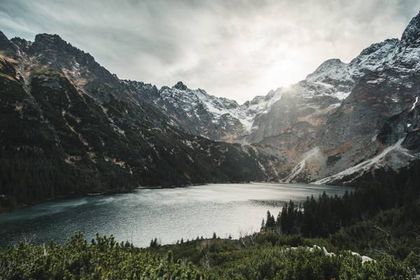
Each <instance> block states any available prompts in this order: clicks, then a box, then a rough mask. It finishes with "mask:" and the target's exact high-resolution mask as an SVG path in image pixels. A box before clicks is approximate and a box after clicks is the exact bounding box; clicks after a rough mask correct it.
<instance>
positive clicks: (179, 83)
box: [172, 81, 188, 90]
mask: <svg viewBox="0 0 420 280" xmlns="http://www.w3.org/2000/svg"><path fill="white" fill-rule="evenodd" d="M172 88H176V89H179V90H187V89H188V87H187V86H186V85H185V84H184V83H183V82H181V81H179V82H178V83H176V84H175V85H174V86H173V87H172Z"/></svg>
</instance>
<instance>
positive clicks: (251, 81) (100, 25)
mask: <svg viewBox="0 0 420 280" xmlns="http://www.w3.org/2000/svg"><path fill="white" fill-rule="evenodd" d="M419 9H420V3H419V2H418V1H417V0H371V1H362V0H353V1H344V0H301V1H292V0H288V1H286V0H277V1H274V0H273V1H271V0H262V1H254V0H236V1H235V0H232V1H225V0H212V1H198V0H178V1H172V0H143V1H140V0H139V1H135V0H122V1H111V0H108V1H107V0H102V1H81V0H72V1H69V0H67V1H62V0H59V1H47V0H38V1H26V0H2V1H1V3H0V29H1V30H2V31H4V32H5V33H6V35H8V36H9V37H13V36H20V37H24V38H26V39H29V40H32V39H33V37H34V36H35V34H37V33H56V34H59V35H60V36H62V37H63V38H64V39H65V40H67V41H69V42H70V43H72V44H73V45H75V46H77V47H79V48H81V49H83V50H85V51H87V52H89V53H91V54H92V55H93V56H94V57H95V58H96V59H97V60H98V61H99V62H100V63H101V64H103V65H104V66H105V67H106V68H108V69H109V70H110V71H111V72H114V73H116V74H117V75H118V76H119V77H121V78H129V79H135V80H142V81H146V82H150V83H154V84H157V85H158V86H162V85H172V84H174V83H175V82H177V81H178V80H182V81H184V82H185V83H186V84H187V85H189V86H190V87H193V88H198V87H200V88H204V89H206V90H207V91H208V92H209V93H211V94H214V95H218V96H225V97H229V98H234V99H236V100H239V101H245V100H247V99H249V98H252V97H253V96H255V95H261V94H265V93H266V92H267V91H268V90H270V89H272V88H277V87H279V86H282V85H287V84H290V83H294V82H296V81H298V80H300V79H303V78H304V77H305V76H306V75H307V74H309V73H310V72H311V71H313V70H314V69H315V68H316V67H317V66H318V65H319V64H320V63H321V62H322V61H324V60H326V59H328V58H333V57H337V58H341V59H342V60H344V61H348V60H350V59H351V58H353V57H354V56H356V55H357V54H358V53H359V52H360V51H361V50H362V49H363V48H365V47H367V46H369V45H370V44H371V43H374V42H378V41H382V40H384V39H386V38H391V37H400V35H401V33H402V31H403V29H404V27H405V26H406V24H407V23H408V22H409V20H410V19H411V18H412V17H413V16H414V15H415V14H416V13H417V12H418V10H419Z"/></svg>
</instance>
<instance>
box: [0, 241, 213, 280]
mask: <svg viewBox="0 0 420 280" xmlns="http://www.w3.org/2000/svg"><path fill="white" fill-rule="evenodd" d="M204 278H205V274H203V273H202V272H200V271H199V269H198V268H197V267H194V266H193V265H191V264H189V263H187V262H183V261H177V262H174V261H173V257H172V256H171V255H170V254H168V255H167V257H160V256H158V255H156V254H153V253H150V252H148V251H145V250H140V249H136V248H134V247H132V246H131V245H129V244H127V243H125V244H124V243H118V242H116V241H115V240H114V238H113V237H112V236H111V237H101V236H97V237H96V239H95V240H93V241H92V243H91V244H89V243H87V242H86V241H85V240H84V238H83V236H82V235H75V236H74V237H73V238H72V239H71V240H70V241H68V242H67V243H65V244H63V245H57V244H54V243H50V244H47V245H43V246H36V245H30V244H20V245H18V246H16V247H14V248H10V249H5V250H2V251H0V279H2V280H3V279H4V280H6V279H57V280H58V279H60V280H61V279H194V280H195V279H204Z"/></svg>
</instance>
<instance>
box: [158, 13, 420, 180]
mask: <svg viewBox="0 0 420 280" xmlns="http://www.w3.org/2000/svg"><path fill="white" fill-rule="evenodd" d="M419 30H420V14H419V15H417V16H416V17H414V18H413V19H412V20H411V22H410V23H409V25H408V26H407V28H406V29H405V31H404V32H403V35H402V36H401V39H388V40H385V41H383V42H380V43H376V44H373V45H371V46H369V47H368V48H366V49H364V50H363V51H362V52H361V53H360V54H359V55H358V56H357V57H355V58H354V59H353V60H351V61H350V62H349V63H344V62H342V61H341V60H339V59H329V60H327V61H325V62H324V63H322V64H321V65H320V66H319V67H318V68H317V69H316V70H315V71H314V72H313V73H311V74H309V75H308V76H307V77H306V79H304V80H302V81H300V82H298V83H297V84H294V85H291V86H289V87H285V88H279V89H277V90H274V91H270V92H269V94H267V95H266V96H258V97H255V98H254V99H253V100H251V101H248V102H246V103H244V104H242V105H239V104H237V103H236V102H235V101H232V100H228V99H224V98H217V97H214V96H211V95H209V94H207V93H206V92H205V91H203V90H200V89H198V90H190V89H188V87H186V86H185V85H184V84H182V83H179V84H177V85H175V86H174V87H172V88H168V87H164V88H162V89H161V90H156V94H155V95H153V98H152V103H154V104H156V105H158V106H159V107H161V108H163V110H164V111H165V112H166V114H167V115H169V116H171V117H174V118H175V119H176V120H177V121H178V122H179V124H180V126H182V127H185V128H187V130H188V131H189V132H190V133H193V134H195V135H201V136H204V137H207V138H210V139H213V140H220V141H229V142H239V143H253V144H258V145H260V146H261V147H264V148H265V150H266V151H267V152H268V153H271V154H273V155H276V156H277V157H278V158H279V159H280V160H281V162H282V164H281V165H280V167H279V168H280V169H279V170H278V172H279V174H286V176H285V177H283V178H282V179H283V181H286V182H314V181H318V180H320V179H322V178H325V179H324V180H322V181H319V182H323V183H331V182H335V183H339V182H338V181H337V180H336V177H330V176H333V175H334V174H340V172H346V173H349V172H350V173H351V172H353V171H355V170H356V169H357V168H356V167H357V166H359V164H361V165H363V166H365V167H364V168H363V170H365V171H366V170H368V171H369V172H370V171H371V169H372V168H373V169H375V168H376V167H379V165H378V162H376V160H375V159H377V158H378V157H381V156H382V155H384V153H385V154H388V151H389V150H390V149H392V151H393V152H392V154H394V153H395V152H396V151H397V150H398V151H400V149H399V148H398V149H397V147H399V146H398V143H400V142H401V144H402V146H401V147H402V148H404V149H405V146H404V145H405V144H404V143H406V141H408V140H405V139H406V138H405V137H408V136H407V130H408V129H411V130H413V131H414V132H413V133H417V130H416V129H417V126H416V125H415V123H414V122H413V123H411V126H410V128H407V129H405V130H402V129H399V130H398V131H395V132H393V135H394V137H393V138H392V141H390V140H387V141H385V142H383V140H382V138H381V137H379V135H382V134H383V133H384V132H383V129H384V128H383V127H384V126H385V125H386V124H389V123H392V122H393V120H394V119H395V118H398V117H397V116H400V117H399V118H401V116H406V117H408V116H411V115H410V114H405V113H404V114H403V112H407V110H409V109H410V108H411V107H413V106H414V107H413V110H414V109H416V108H417V105H418V104H419V103H418V102H417V101H418V97H419V96H420V83H419V82H420V80H419V75H420V74H419V69H420V35H419V34H420V31H419ZM413 112H415V110H414V111H413ZM404 121H405V120H402V122H404ZM388 130H389V129H388ZM417 145H420V143H416V142H415V143H411V144H410V148H409V149H408V150H404V151H402V150H401V151H400V154H399V155H398V156H397V157H398V159H395V157H391V158H390V157H389V156H386V157H385V158H386V160H385V161H386V164H385V166H388V167H392V168H397V169H398V168H399V167H401V166H405V165H407V164H408V163H409V162H410V161H412V160H415V159H416V158H418V157H419V154H418V151H417V150H416V149H417V148H416V146H417ZM394 161H395V162H394ZM364 162H365V163H366V165H365V164H364ZM368 162H370V163H372V162H375V164H373V163H372V164H368ZM381 162H384V160H381ZM367 166H369V168H367ZM360 171H361V170H358V171H357V172H360ZM338 176H339V177H340V176H341V175H338ZM341 177H342V176H341ZM341 177H340V178H341ZM342 183H351V182H342Z"/></svg>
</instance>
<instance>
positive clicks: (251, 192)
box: [0, 183, 346, 246]
mask: <svg viewBox="0 0 420 280" xmlns="http://www.w3.org/2000/svg"><path fill="white" fill-rule="evenodd" d="M345 190H346V188H343V187H333V186H314V185H304V184H268V183H252V184H209V185H202V186H193V187H187V188H174V189H138V190H136V191H135V192H132V193H125V194H116V195H111V196H96V197H85V198H80V199H72V200H61V201H55V202H47V203H42V204H38V205H35V206H32V207H28V208H23V209H19V210H16V211H14V212H11V213H5V214H1V215H0V245H1V246H4V245H9V244H13V243H15V242H18V241H21V240H28V241H32V242H45V241H49V240H55V241H58V242H62V241H64V240H66V239H68V238H69V237H70V236H71V235H72V234H73V233H74V232H76V231H81V232H83V233H84V234H85V236H86V237H87V238H89V239H90V238H92V237H94V236H95V234H96V233H100V234H106V235H110V234H113V235H114V236H115V237H116V238H117V240H119V241H125V240H128V241H130V242H132V243H134V244H135V245H137V246H147V245H148V244H149V243H150V240H151V239H152V238H155V237H156V238H158V239H159V240H160V241H161V243H173V242H176V241H177V240H180V239H181V238H183V239H184V240H187V239H193V238H194V239H195V238H196V237H197V236H200V237H201V236H203V237H211V236H212V235H213V232H216V233H217V235H218V236H220V237H228V236H229V235H231V236H232V237H233V238H237V237H239V236H241V235H246V234H249V233H252V232H255V231H258V230H259V228H260V226H261V220H262V219H263V218H264V217H265V215H266V212H267V210H270V211H271V212H272V213H274V214H275V215H277V213H278V212H279V211H280V210H281V207H282V205H283V204H284V202H286V201H289V200H297V201H303V200H305V199H306V197H307V196H310V195H314V196H316V197H317V196H318V195H319V194H321V193H322V192H323V191H325V192H327V193H328V194H331V195H334V194H337V195H342V194H343V193H344V191H345Z"/></svg>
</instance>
